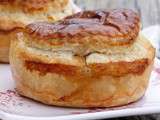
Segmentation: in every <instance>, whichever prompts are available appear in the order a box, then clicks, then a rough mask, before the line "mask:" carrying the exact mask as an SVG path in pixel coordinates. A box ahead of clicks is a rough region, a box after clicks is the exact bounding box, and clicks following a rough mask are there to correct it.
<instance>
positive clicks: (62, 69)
mask: <svg viewBox="0 0 160 120" xmlns="http://www.w3.org/2000/svg"><path fill="white" fill-rule="evenodd" d="M148 64H149V63H148V59H140V60H135V61H132V62H124V61H119V62H115V63H114V62H109V63H107V64H98V63H96V64H90V65H88V66H87V65H86V66H82V68H79V67H77V66H71V65H64V64H45V63H38V62H33V61H25V63H24V66H25V67H26V69H27V70H30V71H31V72H32V71H38V72H39V75H46V74H47V73H56V74H59V75H63V76H72V77H73V76H74V77H80V76H85V77H86V78H87V77H91V78H92V77H93V78H97V76H103V75H111V76H117V77H120V76H124V75H126V74H129V73H132V74H137V75H140V74H142V73H143V72H144V70H145V69H146V67H147V66H148ZM122 66H123V67H122Z"/></svg>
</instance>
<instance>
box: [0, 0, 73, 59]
mask: <svg viewBox="0 0 160 120" xmlns="http://www.w3.org/2000/svg"><path fill="white" fill-rule="evenodd" d="M72 13H73V7H72V4H71V2H70V0H0V62H8V51H9V43H10V40H11V39H12V38H13V37H14V36H13V35H14V32H15V31H16V30H17V29H19V28H24V27H25V26H26V25H28V24H30V23H32V22H35V21H39V22H40V21H48V22H54V21H57V20H59V19H62V18H64V17H65V16H66V15H70V14H72Z"/></svg>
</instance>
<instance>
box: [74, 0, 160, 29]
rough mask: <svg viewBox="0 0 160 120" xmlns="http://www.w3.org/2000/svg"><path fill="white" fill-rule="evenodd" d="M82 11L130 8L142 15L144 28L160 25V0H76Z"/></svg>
mask: <svg viewBox="0 0 160 120" xmlns="http://www.w3.org/2000/svg"><path fill="white" fill-rule="evenodd" d="M75 3H76V4H77V5H78V6H80V7H81V8H82V9H90V10H93V9H114V8H130V9H133V10H136V11H138V12H139V13H140V15H141V21H142V27H143V28H145V27H148V26H151V25H155V24H160V0H75Z"/></svg>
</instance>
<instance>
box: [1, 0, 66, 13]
mask: <svg viewBox="0 0 160 120" xmlns="http://www.w3.org/2000/svg"><path fill="white" fill-rule="evenodd" d="M68 2H69V0H63V2H62V1H58V2H57V0H0V5H1V6H4V7H6V6H7V7H8V8H10V9H21V10H22V11H24V12H26V13H33V12H35V11H45V10H47V9H48V7H49V4H52V6H53V7H54V8H57V9H62V8H64V7H65V5H67V4H68Z"/></svg>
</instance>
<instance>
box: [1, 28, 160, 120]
mask: <svg viewBox="0 0 160 120" xmlns="http://www.w3.org/2000/svg"><path fill="white" fill-rule="evenodd" d="M158 30H159V29H157V27H156V29H155V27H152V28H149V29H147V30H144V32H143V33H144V34H145V35H146V36H148V38H156V39H157V37H160V36H158V34H153V32H156V31H158ZM153 35H154V36H153ZM156 35H157V36H156ZM152 42H153V40H152ZM153 44H154V42H153ZM154 45H156V44H154ZM14 88H15V86H14V81H13V80H12V77H11V72H10V67H9V65H2V64H1V65H0V117H1V118H2V119H4V120H82V119H85V120H86V119H100V118H113V117H121V116H131V115H140V114H151V113H160V95H159V91H160V62H159V60H157V59H156V60H155V65H154V69H153V72H152V75H151V78H150V84H149V87H148V89H147V92H146V94H145V96H144V97H143V98H142V99H141V100H140V101H138V102H136V103H132V104H130V105H127V106H122V107H115V108H95V109H73V108H63V107H54V106H46V105H44V104H41V103H37V102H34V101H32V100H29V99H27V98H23V97H20V96H19V95H18V94H17V93H16V92H15V90H14Z"/></svg>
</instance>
